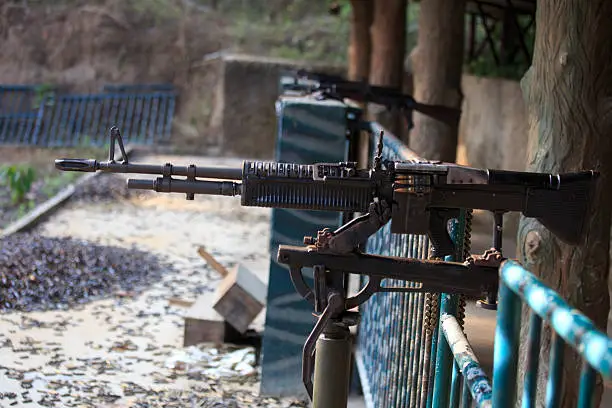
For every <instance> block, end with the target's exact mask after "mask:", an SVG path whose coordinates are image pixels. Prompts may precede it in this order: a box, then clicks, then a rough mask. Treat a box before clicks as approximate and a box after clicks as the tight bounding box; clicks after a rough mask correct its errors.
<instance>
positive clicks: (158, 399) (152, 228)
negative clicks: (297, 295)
mask: <svg viewBox="0 0 612 408" xmlns="http://www.w3.org/2000/svg"><path fill="white" fill-rule="evenodd" d="M138 161H139V162H155V163H165V162H166V161H171V162H173V163H185V164H187V163H189V159H188V158H183V157H178V158H177V157H161V156H155V157H146V158H138ZM196 162H203V159H199V160H198V159H196ZM206 164H207V165H216V164H229V165H239V162H238V161H236V160H230V161H223V160H214V161H213V160H208V159H207V160H206ZM105 177H107V176H106V175H101V176H99V177H97V178H96V179H94V183H95V184H96V187H95V188H94V189H93V190H92V189H91V187H90V189H89V190H87V189H86V190H84V191H82V192H80V193H78V194H77V196H76V197H75V198H73V199H71V201H70V202H69V203H68V204H67V205H66V206H65V207H63V208H62V209H60V210H58V212H57V213H55V215H54V216H53V217H52V218H51V219H50V220H49V221H47V222H45V223H44V224H42V225H40V226H39V227H38V228H37V229H35V230H34V231H33V232H32V234H33V235H34V236H37V235H40V236H43V237H47V238H53V239H55V240H58V239H64V238H70V239H71V241H70V242H71V243H72V244H74V243H75V242H78V240H86V241H88V242H89V243H90V245H92V246H95V247H96V248H98V247H99V248H106V250H108V247H116V248H118V249H116V250H114V251H116V252H115V253H116V254H120V257H119V262H120V261H121V259H123V261H124V262H125V264H126V265H127V266H129V268H128V269H130V268H140V269H148V268H150V267H148V266H147V263H146V262H144V261H143V262H135V263H132V264H130V261H129V257H130V256H131V255H130V253H129V252H127V251H128V249H130V248H132V247H133V248H136V249H137V250H138V251H141V252H138V254H140V255H139V256H142V254H145V253H148V254H151V256H155V257H158V258H159V259H160V262H161V264H163V263H169V264H171V265H172V267H168V268H165V269H164V270H163V271H161V272H160V273H159V274H151V275H146V274H142V275H138V276H140V278H139V279H140V280H142V281H144V282H143V283H146V285H148V287H147V288H146V289H145V290H144V291H141V292H138V291H130V290H125V288H123V289H122V288H121V287H119V286H116V287H115V286H113V285H109V286H108V287H109V288H114V289H112V290H110V289H109V290H106V291H104V293H103V294H101V298H98V299H97V300H93V299H92V300H91V301H89V302H86V303H81V304H78V305H76V306H74V307H71V308H70V309H68V310H44V311H42V310H41V311H32V312H22V311H12V312H3V313H1V314H0V353H1V354H2V359H1V360H0V406H2V407H4V406H7V407H9V406H83V407H85V406H91V407H93V406H95V407H161V406H164V407H166V406H169V407H172V406H175V407H183V406H185V407H192V406H193V407H196V406H202V407H292V406H295V407H297V406H304V404H303V402H299V401H291V400H277V399H271V398H260V397H257V396H256V395H257V390H258V381H259V373H258V370H257V369H255V368H253V365H254V363H253V361H254V353H253V350H252V349H249V348H244V349H233V348H228V347H215V346H214V345H200V346H198V347H190V348H183V347H182V341H183V318H182V316H183V314H184V312H185V309H184V308H181V307H178V306H174V305H171V304H170V303H169V301H168V300H169V299H170V298H177V297H178V298H181V299H184V300H194V299H195V298H196V297H197V296H198V295H199V294H201V293H211V292H212V291H213V290H214V288H215V284H216V282H218V280H219V277H218V276H217V275H216V274H215V273H214V271H213V270H212V269H211V268H209V267H208V266H207V265H206V264H205V262H204V261H203V260H202V259H201V258H200V257H199V256H198V255H197V253H196V248H197V247H198V246H199V245H203V246H205V247H206V249H207V250H208V251H209V252H210V253H212V254H213V255H214V256H215V257H216V258H217V259H218V260H219V261H220V262H221V263H223V264H225V265H226V266H231V265H232V264H234V263H235V262H242V263H244V264H245V265H247V267H249V268H250V269H251V270H253V271H254V272H255V273H257V274H258V275H259V276H260V278H261V279H262V280H263V281H264V282H266V283H267V268H268V241H269V216H270V212H269V210H268V209H260V208H242V207H241V206H240V202H239V199H238V198H228V197H203V196H197V197H196V199H195V201H186V200H185V198H184V196H183V195H179V194H176V195H175V194H172V195H170V194H155V193H150V192H148V193H147V192H145V193H143V194H127V193H126V192H125V191H121V188H119V189H117V190H113V192H112V193H110V196H111V197H110V198H109V197H107V194H106V192H107V191H108V185H109V184H108V183H110V184H111V185H112V186H113V188H115V187H116V186H119V185H122V183H124V181H123V180H121V179H120V178H119V179H113V177H116V176H108V178H105ZM119 177H122V176H119ZM113 180H117V181H118V184H117V183H114V182H113ZM87 191H88V192H89V193H88V194H89V196H87V194H85V193H87ZM37 239H40V237H38V238H37ZM74 240H76V241H74ZM56 242H59V241H56ZM72 244H71V245H72ZM134 255H135V254H134ZM142 259H144V257H143V258H142ZM132 265H133V266H132ZM147 276H148V277H147ZM74 283H75V282H74V279H73V278H71V277H69V276H66V277H64V278H63V282H62V283H61V284H58V285H64V286H65V287H71V286H73V285H74ZM64 286H62V287H64ZM77 286H78V285H77ZM263 316H264V313H263V312H262V313H261V314H260V316H259V317H258V319H257V321H256V326H259V327H262V325H263Z"/></svg>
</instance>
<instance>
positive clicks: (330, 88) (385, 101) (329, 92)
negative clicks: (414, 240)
mask: <svg viewBox="0 0 612 408" xmlns="http://www.w3.org/2000/svg"><path fill="white" fill-rule="evenodd" d="M294 75H295V78H296V82H297V81H302V83H301V86H300V84H296V88H297V89H302V90H306V91H309V92H311V93H316V94H317V95H318V96H320V97H321V98H327V99H336V100H341V101H342V100H344V99H345V98H348V99H352V100H354V101H358V102H367V103H375V104H378V105H382V106H384V107H386V108H387V109H391V108H394V107H395V108H399V109H400V110H401V111H402V113H403V114H404V119H405V121H406V126H407V127H408V129H412V127H413V121H412V111H417V112H420V113H422V114H423V115H427V116H429V117H431V118H434V119H436V120H438V121H441V122H444V123H446V124H448V125H450V126H457V125H458V123H459V119H460V117H461V110H459V109H454V108H449V107H447V106H442V105H428V104H424V103H419V102H417V101H416V100H415V99H414V98H413V97H412V96H411V95H407V94H404V93H402V91H401V90H400V89H397V88H392V87H387V86H377V85H370V84H369V83H368V82H367V81H366V80H365V79H364V80H362V81H349V80H347V79H345V78H343V77H341V76H337V75H329V74H323V73H319V72H309V71H306V70H299V71H297V72H296V73H295V74H294Z"/></svg>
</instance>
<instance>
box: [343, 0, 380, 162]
mask: <svg viewBox="0 0 612 408" xmlns="http://www.w3.org/2000/svg"><path fill="white" fill-rule="evenodd" d="M373 10H374V7H373V3H372V0H351V33H350V38H349V48H348V78H349V79H350V80H352V81H361V80H366V81H367V80H368V77H369V76H370V54H371V51H372V42H371V39H370V26H371V25H372V13H373ZM361 107H362V108H363V110H364V117H365V116H366V115H367V104H365V103H364V104H361ZM369 140H370V137H369V134H368V133H367V132H361V134H360V135H359V157H358V158H357V162H358V163H359V165H360V166H361V167H364V168H365V167H367V166H368V159H369Z"/></svg>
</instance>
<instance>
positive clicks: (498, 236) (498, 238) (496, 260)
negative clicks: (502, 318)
mask: <svg viewBox="0 0 612 408" xmlns="http://www.w3.org/2000/svg"><path fill="white" fill-rule="evenodd" d="M493 219H494V222H493V247H492V248H491V249H490V250H488V251H485V253H484V255H483V256H482V257H480V258H478V259H477V258H474V257H470V258H472V261H476V262H480V263H481V264H482V262H485V263H486V262H489V264H488V265H489V266H495V267H499V265H500V263H501V260H502V259H503V256H502V240H503V235H504V212H503V211H494V212H493ZM476 304H477V305H478V306H480V307H482V308H483V309H487V310H497V288H495V289H494V290H491V291H489V292H487V293H486V296H485V298H484V299H481V300H479V301H477V302H476Z"/></svg>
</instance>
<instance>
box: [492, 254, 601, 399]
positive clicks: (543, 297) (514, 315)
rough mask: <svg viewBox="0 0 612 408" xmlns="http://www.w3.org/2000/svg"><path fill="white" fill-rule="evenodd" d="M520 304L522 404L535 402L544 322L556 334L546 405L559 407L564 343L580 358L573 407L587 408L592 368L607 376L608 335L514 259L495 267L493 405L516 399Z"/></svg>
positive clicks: (592, 384)
mask: <svg viewBox="0 0 612 408" xmlns="http://www.w3.org/2000/svg"><path fill="white" fill-rule="evenodd" d="M521 302H525V303H526V304H527V306H528V307H529V308H530V309H531V316H530V319H529V343H528V347H527V367H529V370H528V371H527V372H526V375H525V380H524V389H523V393H522V404H523V407H533V406H535V396H536V392H535V391H536V377H537V365H538V364H537V358H538V354H539V351H540V350H539V349H540V331H541V327H542V323H543V321H544V322H546V323H548V324H550V326H551V328H552V330H553V332H554V333H555V335H554V336H553V340H552V345H551V349H550V362H549V376H548V384H547V387H546V404H547V405H546V406H547V407H557V406H559V398H560V396H561V380H562V365H563V348H564V347H563V345H564V343H567V344H568V345H569V346H570V347H572V348H573V349H574V350H576V351H577V352H578V354H579V355H580V356H581V357H582V358H583V369H582V373H581V378H580V386H579V387H580V388H579V393H578V394H579V397H578V405H577V406H578V407H580V408H586V407H588V408H591V407H592V406H593V394H594V392H593V391H594V387H595V372H596V371H597V372H599V373H600V374H601V375H602V376H603V377H604V378H606V379H608V380H611V379H612V339H610V338H609V337H608V336H607V335H606V334H605V333H603V332H601V331H600V330H598V329H597V328H596V327H595V325H594V324H593V323H592V322H591V320H589V319H588V318H587V317H586V316H584V315H583V314H582V313H581V312H580V311H578V310H576V309H574V308H572V307H570V306H569V305H568V304H567V302H565V301H564V300H563V299H562V298H561V297H560V296H559V295H558V294H557V293H556V292H555V291H554V290H552V289H550V288H549V287H547V286H546V285H545V284H544V283H543V282H542V281H540V280H539V279H538V278H536V277H535V276H534V275H533V274H531V273H530V272H529V271H527V270H526V269H524V268H523V267H522V266H521V265H519V264H518V263H517V262H514V261H505V262H504V263H503V264H502V266H501V268H500V288H499V310H498V312H497V328H496V332H495V349H494V366H493V406H494V407H495V408H506V407H514V403H515V400H516V393H517V391H516V388H517V387H516V383H517V365H518V364H517V362H518V347H519V336H520V325H521Z"/></svg>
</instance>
